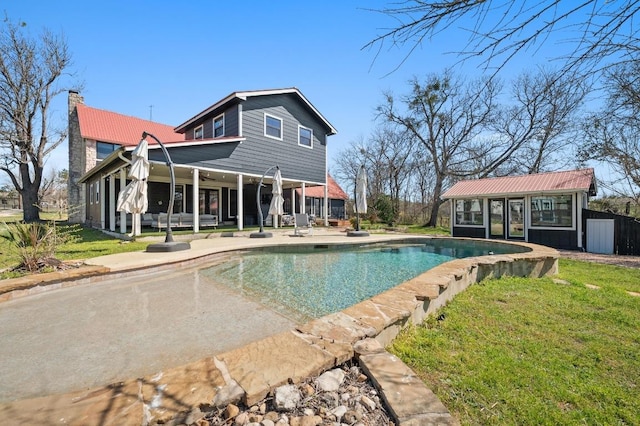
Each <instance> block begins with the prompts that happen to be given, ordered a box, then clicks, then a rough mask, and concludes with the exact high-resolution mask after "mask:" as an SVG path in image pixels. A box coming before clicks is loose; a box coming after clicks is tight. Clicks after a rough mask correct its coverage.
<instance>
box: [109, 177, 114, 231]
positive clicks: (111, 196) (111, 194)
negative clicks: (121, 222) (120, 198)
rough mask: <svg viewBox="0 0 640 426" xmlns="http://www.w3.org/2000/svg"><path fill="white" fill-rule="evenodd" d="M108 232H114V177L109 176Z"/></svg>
mask: <svg viewBox="0 0 640 426" xmlns="http://www.w3.org/2000/svg"><path fill="white" fill-rule="evenodd" d="M109 231H111V232H115V231H116V175H115V174H111V175H109Z"/></svg>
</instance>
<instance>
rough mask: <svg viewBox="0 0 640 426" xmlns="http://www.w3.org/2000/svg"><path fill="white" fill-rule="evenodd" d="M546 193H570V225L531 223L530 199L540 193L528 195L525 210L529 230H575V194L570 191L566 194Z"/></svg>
mask: <svg viewBox="0 0 640 426" xmlns="http://www.w3.org/2000/svg"><path fill="white" fill-rule="evenodd" d="M548 195H571V206H572V208H571V210H572V212H571V222H572V225H571V226H535V225H534V224H533V217H532V214H533V211H532V210H531V200H532V199H533V198H535V197H539V196H540V195H531V196H529V197H528V206H527V207H528V210H529V211H528V212H527V218H528V220H529V223H528V228H529V229H531V230H536V231H537V230H541V231H575V230H576V227H577V226H576V224H577V217H576V216H577V210H578V209H577V208H576V194H575V192H574V193H571V194H567V193H562V194H548Z"/></svg>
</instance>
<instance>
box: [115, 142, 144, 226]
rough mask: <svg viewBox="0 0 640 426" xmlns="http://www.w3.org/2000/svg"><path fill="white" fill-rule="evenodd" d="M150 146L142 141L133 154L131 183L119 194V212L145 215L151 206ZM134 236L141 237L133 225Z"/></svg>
mask: <svg viewBox="0 0 640 426" xmlns="http://www.w3.org/2000/svg"><path fill="white" fill-rule="evenodd" d="M148 151H149V146H148V144H147V141H146V139H143V140H141V141H140V143H139V144H138V146H137V147H136V148H135V149H134V150H133V152H132V153H131V169H130V170H129V175H128V176H129V178H130V179H131V182H129V184H128V185H127V186H125V187H124V189H123V190H122V191H120V193H119V194H118V203H117V210H118V211H124V212H127V213H131V214H133V215H134V216H133V217H134V218H136V217H138V216H137V214H140V213H145V212H146V211H147V208H148V206H149V204H148V200H147V178H148V177H149V153H148ZM131 233H132V234H135V235H139V234H140V229H139V227H138V226H137V224H136V223H132V230H131Z"/></svg>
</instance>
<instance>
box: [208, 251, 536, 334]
mask: <svg viewBox="0 0 640 426" xmlns="http://www.w3.org/2000/svg"><path fill="white" fill-rule="evenodd" d="M523 250H525V249H523V248H522V247H519V246H513V245H505V244H496V243H491V242H478V241H456V240H444V239H424V240H407V241H400V242H394V243H384V244H359V245H344V244H342V245H313V246H299V245H296V246H279V247H268V248H260V249H252V250H246V251H243V252H242V255H240V256H236V257H235V258H234V259H232V260H229V261H227V262H224V263H221V264H218V265H215V266H211V267H207V268H203V269H201V270H200V273H201V274H202V275H204V276H206V277H207V278H208V279H211V280H214V281H216V282H219V283H221V284H224V285H227V286H229V287H231V288H233V289H236V290H238V291H240V292H242V293H243V294H244V295H246V296H249V297H251V298H253V299H254V300H258V301H259V302H260V303H262V304H264V305H266V306H268V307H270V308H271V309H274V310H276V311H277V312H279V313H281V314H283V315H285V316H287V317H289V318H291V319H293V320H294V321H297V322H306V321H309V320H310V319H314V318H319V317H322V316H324V315H327V314H330V313H333V312H337V311H340V310H343V309H345V308H348V307H349V306H352V305H355V304H356V303H358V302H361V301H363V300H366V299H368V298H370V297H373V296H375V295H377V294H380V293H382V292H384V291H385V290H388V289H390V288H392V287H395V286H397V285H399V284H401V283H403V282H405V281H407V280H409V279H411V278H413V277H416V276H418V275H420V274H421V273H423V272H425V271H427V270H429V269H431V268H433V267H435V266H437V265H440V264H442V263H444V262H448V261H450V260H453V259H457V258H463V257H472V256H482V255H487V254H492V253H494V254H506V253H515V252H520V251H523Z"/></svg>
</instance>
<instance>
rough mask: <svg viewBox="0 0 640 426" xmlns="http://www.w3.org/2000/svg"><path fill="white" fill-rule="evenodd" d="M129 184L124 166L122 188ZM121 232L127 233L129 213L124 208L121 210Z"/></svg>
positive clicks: (121, 173) (121, 170) (121, 178)
mask: <svg viewBox="0 0 640 426" xmlns="http://www.w3.org/2000/svg"><path fill="white" fill-rule="evenodd" d="M125 186H127V169H126V167H123V168H121V169H120V190H121V191H122V190H123V189H124V187H125ZM120 233H121V234H126V233H127V213H126V212H125V211H124V210H123V211H121V212H120Z"/></svg>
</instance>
